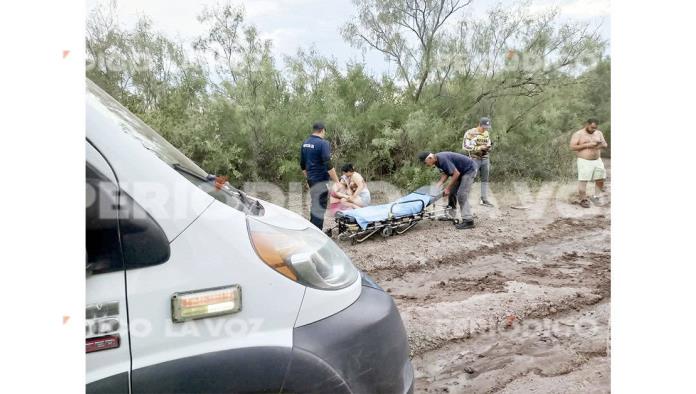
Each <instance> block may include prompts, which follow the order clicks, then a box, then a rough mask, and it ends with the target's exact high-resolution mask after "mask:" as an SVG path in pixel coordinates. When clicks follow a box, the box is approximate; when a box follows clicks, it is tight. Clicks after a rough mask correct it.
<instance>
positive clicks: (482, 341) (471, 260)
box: [339, 184, 610, 393]
mask: <svg viewBox="0 0 696 394" xmlns="http://www.w3.org/2000/svg"><path fill="white" fill-rule="evenodd" d="M477 186H478V185H476V186H475V187H477ZM547 186H548V185H547ZM573 187H574V185H573V184H567V185H556V184H554V185H551V186H548V187H547V188H546V189H544V188H542V189H541V191H532V192H530V193H527V194H525V193H521V192H520V190H521V189H519V188H517V189H516V190H508V191H507V192H500V193H497V195H496V197H497V198H496V200H495V203H496V207H495V208H487V207H482V206H479V205H474V206H473V207H474V211H475V220H476V228H474V229H471V230H456V229H454V228H453V226H452V224H451V223H449V222H439V221H424V222H422V223H419V224H418V225H417V226H416V227H414V228H413V229H411V230H410V231H408V232H407V233H405V234H403V235H396V236H392V237H389V238H383V237H381V235H375V236H374V237H373V238H371V239H368V240H367V241H365V242H364V243H361V244H356V245H351V244H350V243H349V242H339V244H340V245H341V246H342V247H343V248H344V250H345V251H346V253H348V255H350V256H351V258H352V259H353V261H354V262H355V264H356V265H357V266H359V267H360V268H361V269H363V270H365V271H366V272H367V273H369V274H370V276H372V277H373V278H374V279H375V280H376V281H377V283H379V284H380V286H382V287H383V288H384V289H385V290H386V291H388V292H389V293H390V294H391V295H392V296H393V297H394V300H395V302H396V304H397V307H398V308H399V311H400V312H401V316H402V318H403V320H404V324H405V326H406V330H407V331H408V335H409V341H410V348H411V354H412V357H413V366H414V369H415V375H416V392H420V393H425V392H428V393H460V392H472V393H486V392H506V393H507V392H545V393H546V392H554V393H561V392H588V393H589V392H608V391H609V390H610V367H609V366H610V351H609V349H610V346H609V331H610V327H609V321H610V306H609V305H610V229H609V228H610V209H609V204H608V198H607V199H605V200H604V201H603V202H602V204H604V206H593V207H592V208H589V209H585V208H581V207H579V206H574V205H570V204H568V191H569V190H572V188H573ZM471 201H477V195H476V193H474V195H473V196H472V197H471Z"/></svg>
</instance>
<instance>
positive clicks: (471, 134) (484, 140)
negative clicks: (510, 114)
mask: <svg viewBox="0 0 696 394" xmlns="http://www.w3.org/2000/svg"><path fill="white" fill-rule="evenodd" d="M490 128H491V119H490V118H488V117H485V116H484V117H483V118H481V120H480V121H479V124H478V127H474V128H473V129H470V130H467V131H466V133H464V141H462V150H464V152H466V153H467V154H468V155H469V157H471V158H472V159H473V160H474V161H475V162H476V164H478V167H479V176H480V177H481V205H483V206H486V207H492V206H493V204H491V203H490V201H488V175H489V174H490V168H491V167H490V161H489V159H488V152H490V151H491V147H492V146H493V143H492V142H491V136H490Z"/></svg>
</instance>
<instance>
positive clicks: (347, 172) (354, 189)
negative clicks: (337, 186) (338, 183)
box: [341, 163, 371, 208]
mask: <svg viewBox="0 0 696 394" xmlns="http://www.w3.org/2000/svg"><path fill="white" fill-rule="evenodd" d="M341 171H342V172H343V176H342V177H341V178H345V179H346V181H347V183H348V189H349V190H350V196H349V197H348V198H346V199H345V201H344V202H345V203H346V204H349V205H350V206H351V207H353V208H361V207H366V206H368V205H370V200H371V197H370V190H368V189H367V182H365V178H363V177H362V175H360V174H358V173H357V172H356V171H355V169H354V168H353V165H352V164H350V163H348V164H345V165H344V166H343V167H342V168H341Z"/></svg>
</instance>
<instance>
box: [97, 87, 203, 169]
mask: <svg viewBox="0 0 696 394" xmlns="http://www.w3.org/2000/svg"><path fill="white" fill-rule="evenodd" d="M87 88H88V89H87V90H88V92H89V93H90V94H92V95H93V96H94V97H95V98H96V99H97V100H98V102H99V103H100V104H102V105H103V108H102V109H103V110H104V113H105V114H107V115H109V116H110V117H111V118H113V119H114V120H115V121H116V122H117V123H118V124H119V125H120V126H121V130H123V132H124V133H126V134H128V135H130V136H132V137H133V138H135V139H137V140H138V141H140V143H142V144H143V146H144V147H145V148H146V149H148V150H150V151H152V152H153V153H154V154H155V155H156V156H157V157H159V158H160V159H161V160H162V161H164V162H165V163H167V164H169V165H170V166H174V165H180V166H182V167H185V168H186V169H188V170H189V171H191V172H194V173H196V175H199V176H201V177H205V176H207V175H208V173H207V172H205V171H204V170H203V169H202V168H200V167H199V166H198V165H196V163H194V162H193V161H192V160H191V159H189V158H188V157H186V156H185V155H184V154H183V153H181V152H179V150H178V149H176V148H175V147H174V145H172V144H170V143H169V141H167V140H165V139H164V138H163V137H162V136H161V135H159V134H158V133H157V132H156V131H155V130H153V129H152V128H151V127H150V126H148V125H147V124H146V123H145V122H143V121H142V120H140V119H139V118H138V117H137V116H135V115H133V114H132V113H131V112H130V111H128V109H126V108H125V107H124V106H122V105H121V104H120V103H119V102H118V101H116V100H115V99H114V98H113V97H111V96H109V95H108V94H107V93H106V92H104V91H103V90H101V89H100V88H99V87H98V86H97V85H96V84H95V83H94V82H92V81H90V80H87Z"/></svg>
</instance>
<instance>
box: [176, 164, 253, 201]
mask: <svg viewBox="0 0 696 394" xmlns="http://www.w3.org/2000/svg"><path fill="white" fill-rule="evenodd" d="M172 167H173V168H174V169H175V170H177V171H179V172H183V173H185V174H187V175H190V176H192V177H194V178H196V179H198V180H200V181H201V182H205V183H213V184H214V183H215V181H216V180H217V178H218V177H217V176H215V175H213V174H208V175H207V176H205V177H204V176H202V175H201V174H200V173H198V172H197V171H193V170H192V169H190V168H188V167H186V166H184V165H182V164H180V163H174V164H172ZM225 186H226V188H225V189H223V190H224V191H225V192H227V193H229V194H231V195H232V196H234V197H237V198H238V199H239V200H240V201H241V202H242V204H243V205H244V206H245V207H246V208H247V209H252V210H254V211H256V212H258V211H259V208H260V204H259V202H258V201H256V204H254V202H253V201H251V199H249V197H247V195H246V193H244V192H243V191H241V190H239V189H237V188H236V187H234V186H232V184H230V183H229V182H225Z"/></svg>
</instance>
